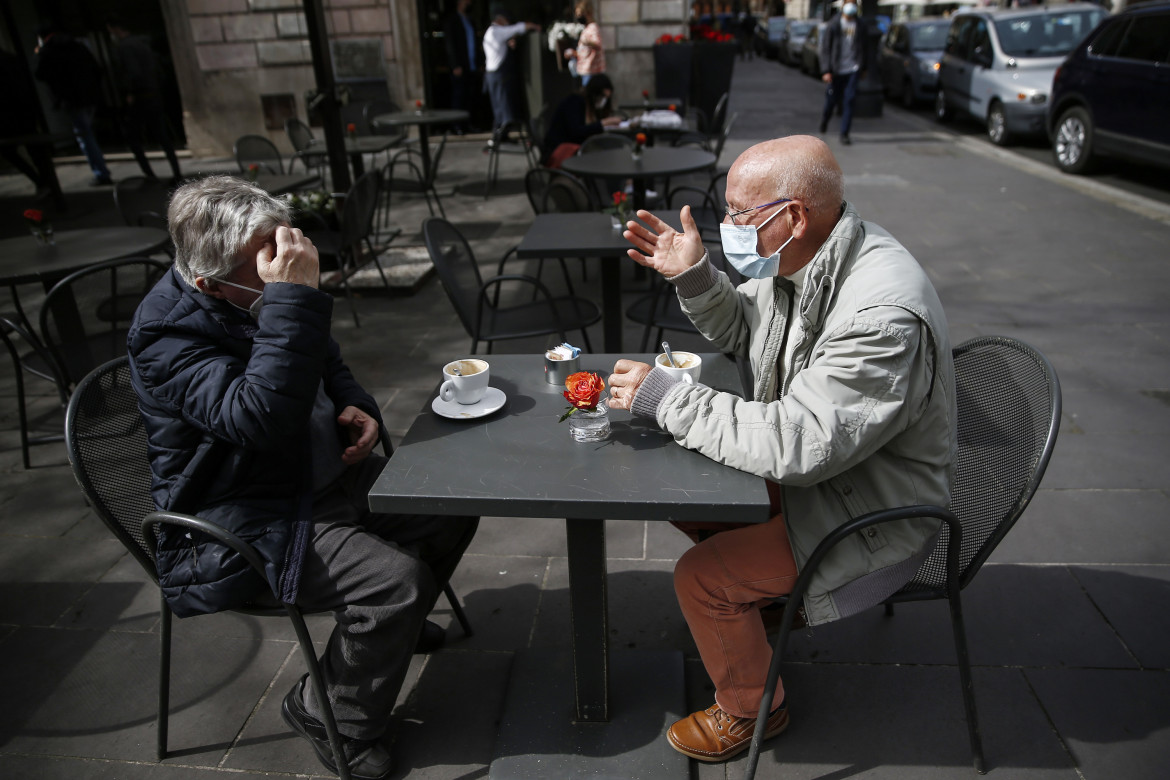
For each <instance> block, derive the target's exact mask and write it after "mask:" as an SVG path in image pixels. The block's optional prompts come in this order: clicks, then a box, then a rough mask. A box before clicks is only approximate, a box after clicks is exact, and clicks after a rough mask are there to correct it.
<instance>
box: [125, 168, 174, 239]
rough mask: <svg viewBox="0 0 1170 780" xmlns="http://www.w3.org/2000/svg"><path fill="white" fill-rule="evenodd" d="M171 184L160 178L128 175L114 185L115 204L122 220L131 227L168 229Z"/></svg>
mask: <svg viewBox="0 0 1170 780" xmlns="http://www.w3.org/2000/svg"><path fill="white" fill-rule="evenodd" d="M170 200H171V186H170V185H168V184H166V183H164V182H163V181H161V180H160V179H148V178H146V177H145V176H128V177H126V178H125V179H119V180H118V182H117V184H115V185H114V205H115V206H116V207H117V209H118V213H119V214H121V215H122V221H123V222H125V223H126V224H127V225H130V226H131V227H157V228H162V229H163V230H166V229H167V206H168V205H169V204H170Z"/></svg>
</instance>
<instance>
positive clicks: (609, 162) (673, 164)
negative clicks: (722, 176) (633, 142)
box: [561, 146, 716, 209]
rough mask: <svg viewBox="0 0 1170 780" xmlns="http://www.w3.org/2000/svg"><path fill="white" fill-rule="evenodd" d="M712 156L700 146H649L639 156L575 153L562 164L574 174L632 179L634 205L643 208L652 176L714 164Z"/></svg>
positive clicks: (615, 152)
mask: <svg viewBox="0 0 1170 780" xmlns="http://www.w3.org/2000/svg"><path fill="white" fill-rule="evenodd" d="M715 159H716V158H715V155H713V154H711V153H710V152H708V151H704V150H702V149H691V148H686V147H672V146H648V147H646V148H645V149H643V150H642V154H641V156H640V157H635V156H634V155H633V154H632V153H631V152H630V150H629V149H607V150H605V151H601V152H589V153H588V154H578V155H574V156H573V157H570V158H568V159H567V160H565V161H564V162H563V163H561V167H562V168H564V169H565V170H566V171H568V172H569V173H572V174H574V175H576V176H588V177H590V178H602V179H633V180H634V208H639V209H641V208H645V207H646V188H647V186H649V182H650V180H651V179H663V178H668V177H670V176H678V175H681V174H684V173H693V172H694V171H702V170H706V169H707V168H713V167H715Z"/></svg>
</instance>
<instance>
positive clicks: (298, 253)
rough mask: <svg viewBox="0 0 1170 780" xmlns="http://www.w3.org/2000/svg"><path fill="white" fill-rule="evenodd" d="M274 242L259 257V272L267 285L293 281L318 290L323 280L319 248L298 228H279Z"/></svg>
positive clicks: (257, 270)
mask: <svg viewBox="0 0 1170 780" xmlns="http://www.w3.org/2000/svg"><path fill="white" fill-rule="evenodd" d="M273 239H274V241H275V246H273V243H272V242H268V243H265V244H264V246H263V247H262V248H261V249H260V251H259V252H258V253H257V254H256V273H257V274H259V276H260V278H261V279H262V280H263V281H264V282H265V283H268V282H291V283H293V284H303V285H306V286H308V287H314V288H315V287H316V286H317V284H318V281H319V280H320V278H321V268H320V265H319V264H318V260H317V247H315V246H313V242H312V241H310V240H309V239H308V238H306V237H305V234H304V233H302V232H301V231H300V230H298V229H297V228H290V227H284V226H281V227H278V228H277V229H276V234H275V235H274V236H273Z"/></svg>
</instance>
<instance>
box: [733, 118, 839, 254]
mask: <svg viewBox="0 0 1170 780" xmlns="http://www.w3.org/2000/svg"><path fill="white" fill-rule="evenodd" d="M732 182H737V184H738V186H737V187H736V189H742V190H744V191H748V192H753V193H754V195H753V196H755V195H758V196H759V197H760V199H759V200H758V201H753V202H752V203H747V204H743V205H740V204H735V205H737V206H739V207H740V208H746V207H747V206H752V205H756V204H757V203H766V202H768V201H771V200H775V199H776V198H793V199H797V200H801V201H803V202H804V205H805V207H807V208H808V217H809V222H811V223H812V224H813V225H814V226H816V227H822V228H823V227H825V226H826V225H827V226H828V227H829V228H831V227H832V226H833V225H835V224H836V223H837V218H838V217H839V216H840V212H841V202H842V201H843V200H844V199H845V177H844V174H842V173H841V166H839V165H837V160H836V159H835V158H834V157H833V153H832V151H830V150H829V147H828V145H827V144H826V143H825V142H824V141H822V140H821V139H819V138H817V137H815V136H811V135H790V136H787V137H785V138H777V139H775V140H772V141H764V142H763V143H759V144H756V145H755V146H753V147H751V148H749V149H748V150H747V151H746V152H744V153H743V154H741V155H740V156H739V157H738V158H737V159H736V161H735V163H734V164H733V165H732V166H731V170H730V171H728V173H727V183H728V188H729V189H731V188H732ZM818 232H819V231H818ZM826 234H827V233H826Z"/></svg>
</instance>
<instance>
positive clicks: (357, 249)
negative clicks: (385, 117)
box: [306, 171, 390, 327]
mask: <svg viewBox="0 0 1170 780" xmlns="http://www.w3.org/2000/svg"><path fill="white" fill-rule="evenodd" d="M381 178H382V175H381V173H380V172H378V171H369V172H367V173H365V174H362V176H361V178H359V179H358V180H357V181H356V182H354V183H353V186H352V187H350V189H349V192H347V193H346V194H345V200H344V202H343V203H342V205H341V211H340V213H339V216H338V225H339V229H338V230H336V231H332V230H328V229H317V230H314V229H309V230H308V231H306V232H307V233H308V235H309V238H310V239H311V240H312V241H313V244H314V246H316V247H317V253H318V255H319V257H320V259H321V271H322V283H323V284H327V285H334V284H340V285H341V288H342V289H343V290H344V291H345V298H346V300H347V301H348V302H349V308H350V311H351V312H352V313H353V324H354V325H355V326H357V327H361V321H360V319H359V318H358V312H357V305H356V304H355V303H354V296H353V288H352V286H351V284H350V280H351V279H352V278H353V277H354V275H355V274H357V273H358V272H359V271H361V270H362V268H364V267H365V266H367V265H369V264H370V263H373V265H374V267H375V268H377V269H378V275H379V276H381V277H382V283H383V284H384V285H386V289H387V290H389V289H390V280H389V279H388V278H387V277H386V271H385V270H384V269H383V268H382V262H381V261H380V260H379V259H378V256H379V255H380V254H381V253H382V252H383V251H385V249H386V247H385V245H382V244H376V243H375V242H374V239H373V234H374V217H375V213H376V212H377V209H378V198H379V196H380V193H381ZM330 272H332V273H330Z"/></svg>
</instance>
